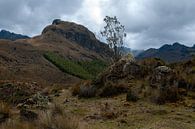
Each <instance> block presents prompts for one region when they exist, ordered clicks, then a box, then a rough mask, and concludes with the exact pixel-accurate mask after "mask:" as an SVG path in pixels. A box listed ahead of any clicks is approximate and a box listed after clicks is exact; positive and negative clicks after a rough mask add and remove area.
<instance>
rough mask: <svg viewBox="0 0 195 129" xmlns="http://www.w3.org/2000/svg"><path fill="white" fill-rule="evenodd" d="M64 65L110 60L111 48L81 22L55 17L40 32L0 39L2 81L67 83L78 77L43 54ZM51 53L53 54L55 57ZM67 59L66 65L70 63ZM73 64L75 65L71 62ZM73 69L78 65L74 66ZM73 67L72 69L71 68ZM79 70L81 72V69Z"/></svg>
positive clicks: (0, 73) (0, 74)
mask: <svg viewBox="0 0 195 129" xmlns="http://www.w3.org/2000/svg"><path fill="white" fill-rule="evenodd" d="M48 52H50V53H52V58H53V59H54V60H55V61H56V59H59V63H61V65H63V66H65V65H64V63H62V62H64V61H69V62H70V61H72V62H73V63H74V62H78V61H93V60H102V61H109V59H110V57H111V56H112V51H111V50H110V49H109V47H108V45H106V44H104V43H102V42H100V41H99V40H97V39H96V38H95V36H94V34H93V33H92V32H91V31H90V30H88V29H87V28H86V27H84V26H82V25H78V24H76V23H72V22H65V21H61V20H60V21H59V20H58V21H57V22H56V20H54V21H53V23H52V24H51V25H48V26H47V27H45V28H44V29H43V31H42V34H41V35H38V36H35V37H32V38H29V39H18V40H15V41H10V40H0V78H1V80H17V81H35V82H39V83H41V84H42V83H49V84H53V83H56V84H58V83H59V84H62V85H69V84H71V83H75V82H77V81H78V80H80V78H79V77H76V76H74V75H73V74H69V73H68V72H64V71H63V70H62V69H61V67H60V66H58V67H57V66H56V62H55V63H54V62H52V61H50V60H48V59H46V58H45V56H44V55H45V54H46V53H48ZM53 55H56V57H54V56H53ZM69 62H68V65H67V66H68V67H71V65H72V64H73V63H72V64H70V63H69ZM74 66H75V64H74ZM74 68H78V69H79V68H80V67H78V66H75V67H74ZM73 70H75V69H73ZM80 71H83V69H82V70H80Z"/></svg>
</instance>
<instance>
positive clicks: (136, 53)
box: [122, 47, 144, 57]
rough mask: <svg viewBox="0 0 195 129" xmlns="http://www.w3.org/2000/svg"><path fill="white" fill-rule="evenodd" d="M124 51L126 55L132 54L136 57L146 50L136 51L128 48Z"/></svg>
mask: <svg viewBox="0 0 195 129" xmlns="http://www.w3.org/2000/svg"><path fill="white" fill-rule="evenodd" d="M122 51H123V53H124V54H128V53H132V54H133V55H134V56H135V57H136V56H137V55H139V54H140V53H141V52H143V51H144V50H134V49H131V48H128V47H122Z"/></svg>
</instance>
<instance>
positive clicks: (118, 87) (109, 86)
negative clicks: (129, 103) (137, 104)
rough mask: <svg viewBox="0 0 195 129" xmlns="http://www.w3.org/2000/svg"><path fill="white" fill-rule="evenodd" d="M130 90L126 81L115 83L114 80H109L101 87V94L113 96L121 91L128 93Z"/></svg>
mask: <svg viewBox="0 0 195 129" xmlns="http://www.w3.org/2000/svg"><path fill="white" fill-rule="evenodd" d="M127 91H128V86H127V84H125V83H121V84H114V83H112V82H107V83H106V84H105V86H104V87H103V88H102V89H100V93H99V95H100V96H101V97H111V96H115V95H118V94H121V93H126V92H127Z"/></svg>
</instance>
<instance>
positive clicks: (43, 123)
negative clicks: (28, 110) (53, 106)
mask: <svg viewBox="0 0 195 129" xmlns="http://www.w3.org/2000/svg"><path fill="white" fill-rule="evenodd" d="M38 125H39V128H40V129H78V128H79V122H78V120H77V119H75V118H71V117H67V116H66V115H54V114H52V112H50V111H44V112H41V113H40V118H39V120H38Z"/></svg>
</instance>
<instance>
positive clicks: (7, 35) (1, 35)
mask: <svg viewBox="0 0 195 129" xmlns="http://www.w3.org/2000/svg"><path fill="white" fill-rule="evenodd" d="M28 38H29V37H28V36H26V35H21V34H15V33H12V32H9V31H6V30H1V31H0V39H8V40H12V41H14V40H17V39H28Z"/></svg>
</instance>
